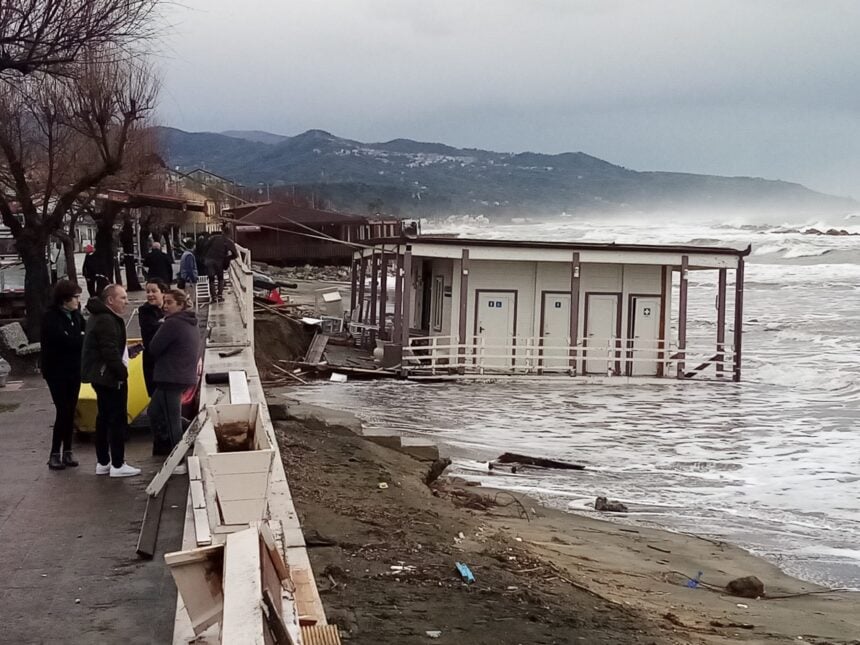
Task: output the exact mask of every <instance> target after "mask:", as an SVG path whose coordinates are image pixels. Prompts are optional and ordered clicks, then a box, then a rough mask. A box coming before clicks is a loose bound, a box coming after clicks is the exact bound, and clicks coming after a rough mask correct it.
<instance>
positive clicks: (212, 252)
mask: <svg viewBox="0 0 860 645" xmlns="http://www.w3.org/2000/svg"><path fill="white" fill-rule="evenodd" d="M236 257H239V252H238V251H237V250H236V245H235V244H234V243H233V240H231V239H230V238H229V237H227V225H226V224H224V225H223V226H221V232H220V233H215V235H213V236H212V237H211V238H209V247H208V248H207V249H206V260H205V263H206V275H208V276H209V297H210V298H211V299H212V300H213V301H215V302H220V301H222V300H224V271H225V270H226V269H227V267H228V266H230V260H232V259H233V258H236ZM216 279H217V281H218V290H217V291H216V290H215V281H216Z"/></svg>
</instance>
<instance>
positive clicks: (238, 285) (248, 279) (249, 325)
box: [228, 244, 254, 346]
mask: <svg viewBox="0 0 860 645" xmlns="http://www.w3.org/2000/svg"><path fill="white" fill-rule="evenodd" d="M236 249H237V250H238V251H239V257H238V258H234V259H233V261H232V262H230V270H229V272H228V273H229V275H230V283H231V284H232V285H233V293H234V294H235V296H236V302H237V304H238V306H239V318H241V320H242V325H243V327H244V328H245V329H246V330H247V332H248V339H249V341H250V345H251V346H253V345H254V274H253V272H252V271H251V252H250V251H249V250H248V249H246V248H245V247H243V246H239V245H238V244H237V245H236Z"/></svg>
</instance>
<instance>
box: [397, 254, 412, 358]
mask: <svg viewBox="0 0 860 645" xmlns="http://www.w3.org/2000/svg"><path fill="white" fill-rule="evenodd" d="M402 298H403V311H402V312H401V329H400V334H401V336H400V344H401V345H402V346H403V349H404V351H406V348H407V347H408V346H409V323H410V322H412V321H411V319H412V245H411V244H407V245H406V252H405V253H404V254H403V296H402Z"/></svg>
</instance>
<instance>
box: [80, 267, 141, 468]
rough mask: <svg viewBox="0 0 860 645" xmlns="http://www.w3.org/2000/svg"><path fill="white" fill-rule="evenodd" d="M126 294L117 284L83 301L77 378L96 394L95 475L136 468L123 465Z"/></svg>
mask: <svg viewBox="0 0 860 645" xmlns="http://www.w3.org/2000/svg"><path fill="white" fill-rule="evenodd" d="M127 308H128V294H126V292H125V289H123V288H122V287H121V286H120V285H118V284H111V285H108V286H107V287H105V289H104V291H103V292H102V294H101V296H100V297H99V298H93V299H92V300H90V301H89V302H87V310H88V311H89V312H90V314H91V315H90V318H89V320H88V321H87V332H86V335H85V336H84V347H83V353H82V355H81V376H82V380H83V381H84V382H85V383H92V386H93V389H94V390H95V391H96V404H97V407H98V415H97V416H96V458H97V460H98V463H97V464H96V475H110V476H111V477H134V476H135V475H139V474H140V468H135V467H134V466H131V465H129V464H127V463H125V432H126V429H127V427H128V360H129V357H128V347H127V346H126V334H125V321H124V320H123V318H122V316H123V315H124V314H125V310H126V309H127Z"/></svg>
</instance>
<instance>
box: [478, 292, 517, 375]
mask: <svg viewBox="0 0 860 645" xmlns="http://www.w3.org/2000/svg"><path fill="white" fill-rule="evenodd" d="M477 294H478V297H477V299H476V301H477V308H478V309H477V312H476V315H475V336H476V337H477V339H476V340H477V347H476V349H475V355H476V358H477V361H478V365H479V366H482V367H490V368H509V367H511V366H512V365H513V354H514V347H513V345H514V333H515V329H516V303H517V294H516V292H515V291H478V292H477Z"/></svg>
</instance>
